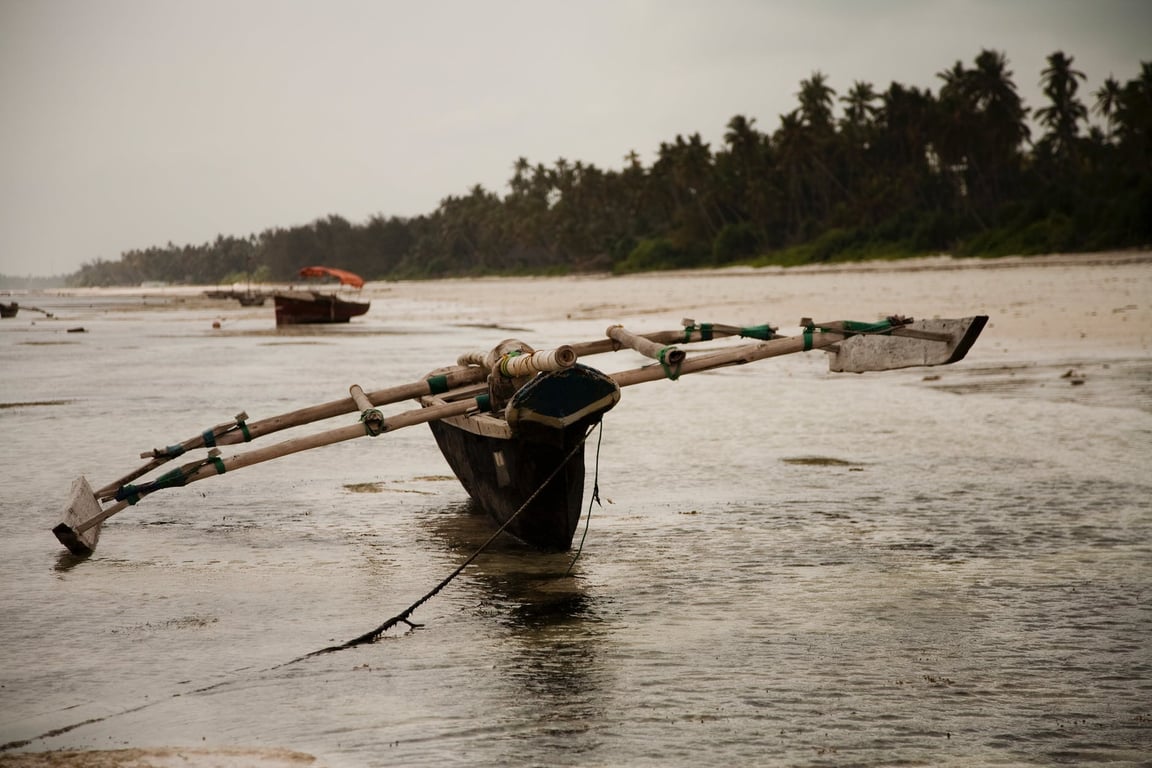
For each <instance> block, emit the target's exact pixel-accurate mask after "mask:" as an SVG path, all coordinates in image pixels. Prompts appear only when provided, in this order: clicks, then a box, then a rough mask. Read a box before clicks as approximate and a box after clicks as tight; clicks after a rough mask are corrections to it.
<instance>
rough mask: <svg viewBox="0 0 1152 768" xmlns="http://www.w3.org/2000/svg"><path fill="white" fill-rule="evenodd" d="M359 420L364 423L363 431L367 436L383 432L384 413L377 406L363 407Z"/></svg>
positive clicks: (374, 435)
mask: <svg viewBox="0 0 1152 768" xmlns="http://www.w3.org/2000/svg"><path fill="white" fill-rule="evenodd" d="M360 421H361V422H363V424H364V432H365V434H367V435H368V437H376V436H377V435H382V434H384V431H385V430H384V414H383V413H381V412H380V409H379V408H365V409H364V412H363V413H361V414H360Z"/></svg>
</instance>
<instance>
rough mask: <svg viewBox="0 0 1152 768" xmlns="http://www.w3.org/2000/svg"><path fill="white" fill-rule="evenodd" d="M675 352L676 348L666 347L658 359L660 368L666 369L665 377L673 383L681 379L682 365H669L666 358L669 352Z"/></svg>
mask: <svg viewBox="0 0 1152 768" xmlns="http://www.w3.org/2000/svg"><path fill="white" fill-rule="evenodd" d="M675 351H676V347H664V348H663V349H661V350H660V355H659V356H658V357H657V358H656V359H657V360H659V361H660V367H661V368H662V369H664V375H665V376H667V377H668V378H669V379H670V380H672V381H676V379H678V378H680V366H681V363H676V365H668V362H667V361H666V360H665V359H664V358H665V356H666V355H667V354H668V353H669V352H675Z"/></svg>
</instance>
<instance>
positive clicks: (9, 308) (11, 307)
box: [0, 301, 20, 317]
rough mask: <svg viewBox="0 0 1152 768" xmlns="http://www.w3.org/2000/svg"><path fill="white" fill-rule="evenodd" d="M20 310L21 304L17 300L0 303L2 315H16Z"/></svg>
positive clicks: (0, 313)
mask: <svg viewBox="0 0 1152 768" xmlns="http://www.w3.org/2000/svg"><path fill="white" fill-rule="evenodd" d="M19 311H20V305H19V304H18V303H16V302H15V301H14V302H12V303H11V304H3V303H0V317H16V313H17V312H19Z"/></svg>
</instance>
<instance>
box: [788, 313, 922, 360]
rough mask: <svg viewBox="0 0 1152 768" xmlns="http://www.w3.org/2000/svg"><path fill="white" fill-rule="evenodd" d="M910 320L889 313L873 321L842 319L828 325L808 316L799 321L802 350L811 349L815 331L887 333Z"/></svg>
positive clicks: (860, 333)
mask: <svg viewBox="0 0 1152 768" xmlns="http://www.w3.org/2000/svg"><path fill="white" fill-rule="evenodd" d="M911 322H912V318H910V317H903V316H901V315H890V316H888V317H886V318H884V319H883V320H880V321H879V322H875V323H864V322H860V321H857V320H843V321H841V322H839V323H834V324H830V325H818V324H816V323H814V322H812V320H811V319H810V318H804V319H803V320H801V321H800V325H801V326H803V328H804V351H805V352H807V351H809V350H810V349H812V339H813V336H814V334H816V333H817V332H819V333H838V334H841V335H842V336H860V335H864V334H878V335H887V334H890V333H892V330H893V329H894V328H899V327H901V326H904V325H908V324H909V323H911Z"/></svg>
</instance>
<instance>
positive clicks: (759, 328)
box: [740, 323, 776, 341]
mask: <svg viewBox="0 0 1152 768" xmlns="http://www.w3.org/2000/svg"><path fill="white" fill-rule="evenodd" d="M740 338H742V339H758V340H760V341H771V340H772V339H774V338H776V329H775V328H773V327H772V326H771V325H769V324H768V323H764V324H763V325H750V326H748V327H746V328H741V329H740Z"/></svg>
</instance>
